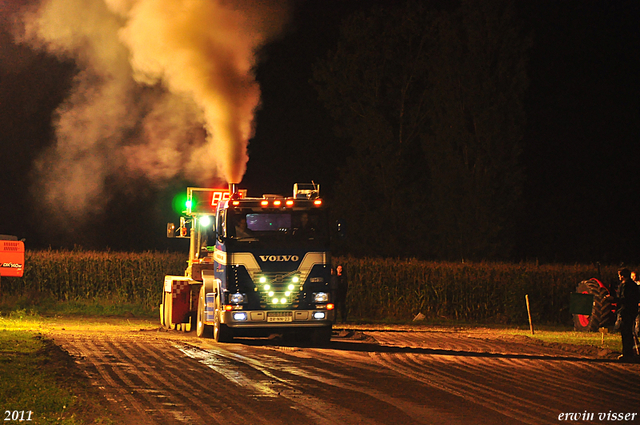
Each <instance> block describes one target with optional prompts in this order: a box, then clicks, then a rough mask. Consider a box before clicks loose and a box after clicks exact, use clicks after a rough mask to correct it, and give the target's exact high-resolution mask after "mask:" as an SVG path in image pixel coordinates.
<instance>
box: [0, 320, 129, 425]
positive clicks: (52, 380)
mask: <svg viewBox="0 0 640 425" xmlns="http://www.w3.org/2000/svg"><path fill="white" fill-rule="evenodd" d="M109 321H112V322H113V321H114V320H113V319H112V320H109V319H108V318H95V319H90V320H89V321H88V322H89V323H90V324H91V325H92V326H94V327H95V328H98V329H100V327H104V326H105V322H109ZM115 321H117V322H119V325H120V326H128V327H129V328H130V327H131V324H129V323H127V322H128V319H117V320H115ZM86 322H87V320H86V319H84V318H83V320H81V321H79V320H78V317H68V318H61V317H42V316H39V315H38V314H35V313H34V312H33V311H30V312H27V311H25V310H17V311H14V312H11V313H9V314H8V315H6V316H4V317H3V316H0V409H1V411H2V412H1V413H2V414H3V417H2V419H3V420H7V419H11V417H12V416H11V415H12V414H13V415H15V416H14V417H16V418H24V419H25V420H24V422H25V423H32V424H63V425H84V424H104V425H112V424H115V423H116V422H115V421H114V420H113V417H112V415H111V414H110V413H109V410H108V405H107V403H106V401H105V400H103V399H102V397H101V396H100V394H98V393H97V391H96V390H95V389H94V388H93V387H92V386H91V384H90V383H89V382H88V380H87V378H86V376H85V375H84V374H83V373H82V372H81V371H80V370H79V368H78V367H77V365H76V364H75V362H74V360H73V359H72V358H71V356H69V354H68V353H67V352H65V351H63V350H62V349H61V348H60V347H58V346H57V345H55V344H54V343H53V342H52V341H51V340H49V339H48V338H47V336H46V335H47V332H48V331H49V330H51V329H53V327H54V326H58V327H60V326H61V327H64V326H68V327H71V326H74V325H75V326H82V325H83V323H86ZM106 326H109V324H107V325H106ZM7 411H9V414H8V415H9V416H7V413H5V412H7ZM14 412H16V413H14ZM22 412H24V413H22ZM27 419H30V421H27ZM13 422H14V421H11V420H8V421H7V423H13ZM17 422H20V421H19V420H18V421H17Z"/></svg>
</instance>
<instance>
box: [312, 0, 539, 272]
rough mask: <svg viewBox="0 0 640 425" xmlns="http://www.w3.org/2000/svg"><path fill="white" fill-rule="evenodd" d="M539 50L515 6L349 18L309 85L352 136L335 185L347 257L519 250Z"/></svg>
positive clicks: (411, 6) (471, 5)
mask: <svg viewBox="0 0 640 425" xmlns="http://www.w3.org/2000/svg"><path fill="white" fill-rule="evenodd" d="M530 44H531V39H530V37H529V36H528V35H527V34H524V33H523V31H522V30H521V26H520V25H519V22H518V18H517V15H516V13H515V9H514V5H513V3H512V2H510V1H508V0H492V1H483V2H474V1H468V0H463V1H461V2H460V3H459V4H456V5H455V6H452V5H451V4H447V5H445V6H437V5H433V4H429V3H427V2H420V1H414V0H411V1H408V2H406V3H404V4H402V5H395V6H386V7H385V6H378V7H375V8H373V9H372V10H371V11H368V12H361V13H358V14H355V15H353V16H351V17H350V18H348V19H347V20H345V22H344V23H343V25H342V28H341V35H340V40H339V42H338V44H337V46H336V48H335V49H334V50H332V51H331V52H330V53H329V54H328V56H327V57H326V58H323V59H321V60H319V61H318V62H316V64H315V66H314V73H313V80H312V82H313V84H314V86H315V87H316V89H317V91H318V94H319V98H320V99H321V101H322V102H323V104H324V105H325V107H326V108H327V109H328V111H329V112H330V114H331V116H332V117H333V120H334V122H335V128H336V134H337V136H338V137H340V138H341V139H344V141H345V142H346V143H347V144H348V148H347V152H348V155H346V158H345V165H344V166H343V167H342V168H341V169H340V171H339V178H338V183H337V188H336V190H335V193H334V197H335V199H334V205H335V210H334V214H335V216H336V217H340V218H343V219H344V220H345V221H346V222H347V223H348V232H349V237H348V238H347V239H345V241H344V242H343V245H342V246H341V247H340V250H341V251H343V252H348V253H351V254H354V255H374V256H385V257H388V256H391V257H398V256H417V257H422V258H434V259H449V260H460V259H463V260H464V259H469V260H474V259H504V258H508V257H509V255H510V253H511V252H512V249H513V246H514V243H515V240H514V238H515V232H514V226H515V224H516V221H517V217H518V216H519V214H520V213H521V205H522V202H521V201H522V185H523V178H524V171H523V166H522V164H521V153H522V139H523V131H524V126H525V113H524V106H523V103H524V96H525V93H526V90H527V86H528V76H527V68H526V65H527V51H528V49H529V47H530Z"/></svg>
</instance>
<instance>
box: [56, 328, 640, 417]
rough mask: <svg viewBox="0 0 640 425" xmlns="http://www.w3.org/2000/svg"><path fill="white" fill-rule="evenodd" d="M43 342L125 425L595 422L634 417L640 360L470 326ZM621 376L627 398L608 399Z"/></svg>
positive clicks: (73, 337) (83, 336) (89, 336)
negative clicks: (309, 339) (294, 337)
mask: <svg viewBox="0 0 640 425" xmlns="http://www.w3.org/2000/svg"><path fill="white" fill-rule="evenodd" d="M51 336H52V337H53V338H54V340H55V342H56V343H57V344H59V345H60V346H61V347H62V348H63V349H65V350H67V351H68V352H69V353H70V354H71V355H72V356H73V358H75V359H76V362H77V364H78V365H79V366H80V368H81V370H82V371H83V372H84V373H85V374H86V376H88V378H89V380H90V381H91V383H92V385H93V386H94V387H95V388H97V389H98V390H99V392H100V393H101V395H102V397H105V398H106V399H108V400H109V401H111V402H114V403H116V404H114V406H117V407H115V409H116V410H117V411H115V413H116V414H117V415H118V419H117V421H120V422H122V423H125V424H183V423H189V424H205V423H206V424H210V423H219V424H223V423H224V424H248V423H251V424H256V423H261V424H293V423H296V424H312V423H313V424H334V423H344V424H394V425H397V424H422V423H447V424H478V423H483V424H513V423H528V424H551V423H558V422H559V421H558V417H559V415H560V414H562V413H580V414H583V415H584V413H585V412H586V413H594V420H588V421H585V422H584V423H601V422H607V421H606V420H605V421H599V420H598V414H599V413H604V414H607V413H608V412H610V411H611V412H614V413H630V414H632V413H640V403H639V401H640V396H639V394H640V365H637V364H634V365H629V364H618V363H616V362H613V361H610V360H607V359H596V358H594V357H593V356H592V355H591V353H590V352H587V353H582V354H576V353H573V352H570V351H566V350H565V349H563V347H560V346H557V347H556V346H554V347H548V346H544V345H542V344H539V343H534V342H531V341H530V340H529V339H527V338H522V337H521V338H516V337H504V336H502V337H496V336H494V335H491V334H490V333H482V332H477V331H455V330H443V329H433V330H426V331H424V332H388V331H387V332H384V331H368V332H353V331H351V332H347V331H342V332H340V333H338V332H336V333H334V338H333V340H332V342H331V345H330V346H329V347H328V348H323V349H319V348H311V347H307V348H304V347H303V348H298V347H291V346H282V345H281V343H279V342H278V340H243V341H241V342H239V343H234V344H216V343H215V342H213V341H211V340H202V339H198V338H196V337H195V335H193V334H186V333H180V332H158V331H133V332H126V333H122V332H118V333H116V332H100V333H95V332H94V333H91V332H84V333H83V332H78V331H73V332H70V331H55V332H53V333H52V334H51ZM622 381H625V382H628V385H629V386H630V391H631V392H630V395H619V394H617V392H616V383H617V382H622ZM572 422H573V423H577V422H576V421H572ZM618 423H619V422H618ZM630 423H640V418H638V415H637V414H636V415H635V417H634V421H632V422H630Z"/></svg>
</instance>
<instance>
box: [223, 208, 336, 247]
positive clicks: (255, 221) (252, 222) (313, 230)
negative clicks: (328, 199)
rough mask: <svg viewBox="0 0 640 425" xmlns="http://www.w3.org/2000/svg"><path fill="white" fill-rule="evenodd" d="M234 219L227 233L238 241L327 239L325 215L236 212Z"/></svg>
mask: <svg viewBox="0 0 640 425" xmlns="http://www.w3.org/2000/svg"><path fill="white" fill-rule="evenodd" d="M231 218H232V219H231V220H230V223H229V224H230V226H229V229H228V230H229V232H228V233H229V234H230V235H232V237H234V238H235V239H237V240H238V241H241V240H272V239H279V240H294V239H295V240H301V239H302V240H321V239H325V238H326V228H327V227H326V219H325V216H324V213H323V212H322V211H317V210H316V211H286V212H255V211H247V212H246V213H245V212H243V211H236V212H235V213H234V214H233V215H232V217H231Z"/></svg>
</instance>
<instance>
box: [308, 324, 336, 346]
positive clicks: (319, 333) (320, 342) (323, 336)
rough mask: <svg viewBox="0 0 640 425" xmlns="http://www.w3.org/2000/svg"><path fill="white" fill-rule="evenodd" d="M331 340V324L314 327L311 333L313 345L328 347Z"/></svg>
mask: <svg viewBox="0 0 640 425" xmlns="http://www.w3.org/2000/svg"><path fill="white" fill-rule="evenodd" d="M330 342H331V326H327V327H324V328H320V329H314V330H313V332H312V333H311V345H313V346H315V347H326V346H327V345H329V343H330Z"/></svg>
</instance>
